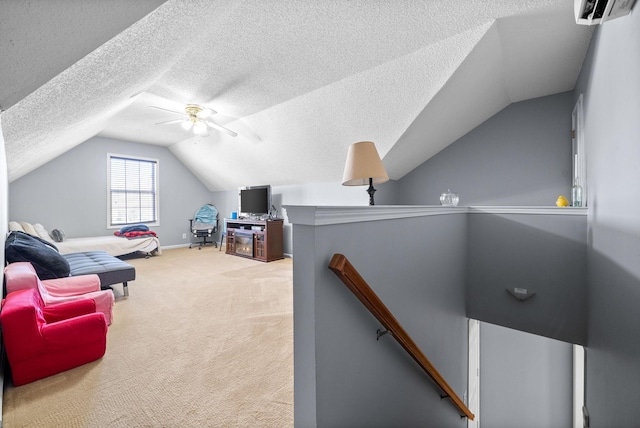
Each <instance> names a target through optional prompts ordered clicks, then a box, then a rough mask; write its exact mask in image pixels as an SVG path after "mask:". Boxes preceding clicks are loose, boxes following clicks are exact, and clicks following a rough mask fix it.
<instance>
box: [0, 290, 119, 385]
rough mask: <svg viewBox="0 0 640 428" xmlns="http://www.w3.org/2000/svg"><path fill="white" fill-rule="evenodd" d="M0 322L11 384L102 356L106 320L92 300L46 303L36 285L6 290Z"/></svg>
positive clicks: (23, 382) (105, 338) (49, 374)
mask: <svg viewBox="0 0 640 428" xmlns="http://www.w3.org/2000/svg"><path fill="white" fill-rule="evenodd" d="M0 325H1V326H2V335H3V340H4V346H5V350H6V353H7V359H8V360H9V366H10V368H11V374H12V377H13V384H14V385H15V386H19V385H24V384H26V383H29V382H33V381H35V380H38V379H42V378H44V377H47V376H51V375H54V374H56V373H60V372H63V371H65V370H69V369H72V368H74V367H77V366H80V365H82V364H86V363H88V362H91V361H94V360H97V359H99V358H101V357H102V356H103V355H104V353H105V351H106V346H107V322H106V320H105V317H104V314H103V313H102V312H96V304H95V301H94V300H93V299H79V300H75V301H71V302H65V303H60V304H57V305H51V306H47V307H45V306H44V304H43V302H42V298H41V297H40V293H39V292H38V290H37V289H34V288H30V289H24V290H18V291H14V292H12V293H9V294H8V295H7V297H6V298H5V300H4V301H3V305H2V311H1V312H0Z"/></svg>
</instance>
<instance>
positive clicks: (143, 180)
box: [108, 155, 158, 226]
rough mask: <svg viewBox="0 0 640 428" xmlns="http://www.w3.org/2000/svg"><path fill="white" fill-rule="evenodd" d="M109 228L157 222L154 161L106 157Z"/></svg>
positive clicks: (115, 156)
mask: <svg viewBox="0 0 640 428" xmlns="http://www.w3.org/2000/svg"><path fill="white" fill-rule="evenodd" d="M108 171H109V224H110V225H111V226H122V225H127V224H135V223H157V221H158V192H157V183H158V161H157V160H153V159H140V158H132V157H124V156H117V155H109V168H108Z"/></svg>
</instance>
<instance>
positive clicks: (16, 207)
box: [9, 137, 211, 246]
mask: <svg viewBox="0 0 640 428" xmlns="http://www.w3.org/2000/svg"><path fill="white" fill-rule="evenodd" d="M107 153H116V154H121V155H129V156H140V157H147V158H155V159H158V160H159V198H160V200H159V202H160V213H159V218H160V225H159V226H154V227H152V230H154V231H155V232H156V233H158V237H159V238H160V243H161V245H163V246H171V245H183V244H187V243H189V241H190V239H191V236H190V234H189V219H190V218H193V215H194V214H195V212H196V211H197V209H198V208H199V207H201V206H202V205H203V204H205V203H208V202H211V192H210V191H209V190H208V189H207V188H206V187H205V186H204V185H203V184H202V183H201V182H200V181H199V180H198V179H197V178H196V177H195V176H194V175H193V174H192V173H191V172H190V171H189V170H188V169H187V168H186V167H185V166H184V165H183V164H182V163H181V162H180V161H179V160H178V159H177V158H176V157H175V156H174V155H173V154H172V153H171V152H170V151H169V150H168V149H166V148H165V147H160V146H153V145H149V144H138V143H132V142H128V141H121V140H114V139H110V138H102V137H94V138H91V139H89V140H87V141H86V142H84V143H83V144H80V145H79V146H77V147H75V148H74V149H72V150H70V151H68V152H66V153H64V154H63V155H61V156H59V157H58V158H56V159H54V160H52V161H51V162H49V163H47V164H45V165H43V166H42V167H40V168H38V169H36V170H35V171H32V172H31V173H29V174H27V175H25V176H23V177H21V178H19V179H18V180H15V181H14V182H12V183H10V184H9V219H10V220H16V221H27V222H30V223H41V224H42V225H44V226H45V227H46V228H47V230H49V231H51V230H52V229H55V228H62V229H64V231H65V233H66V236H67V237H69V238H73V237H82V236H102V235H111V234H113V232H114V230H115V229H107V190H108V189H107ZM183 233H187V238H186V239H183V238H182V234H183Z"/></svg>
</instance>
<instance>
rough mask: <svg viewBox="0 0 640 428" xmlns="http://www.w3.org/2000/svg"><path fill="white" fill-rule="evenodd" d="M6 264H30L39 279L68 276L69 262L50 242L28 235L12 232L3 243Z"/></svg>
mask: <svg viewBox="0 0 640 428" xmlns="http://www.w3.org/2000/svg"><path fill="white" fill-rule="evenodd" d="M4 256H5V259H6V262H7V263H14V262H30V263H31V264H32V265H33V268H34V269H35V270H36V273H37V274H38V277H39V278H40V279H53V278H63V277H66V276H69V273H70V269H69V262H67V259H65V258H64V257H63V256H62V255H61V254H60V253H59V252H58V249H57V248H56V246H55V245H53V244H52V243H50V242H47V241H45V240H44V239H41V238H39V237H37V236H31V235H29V234H28V233H25V232H20V231H13V232H11V233H9V236H8V237H7V240H6V241H5V243H4Z"/></svg>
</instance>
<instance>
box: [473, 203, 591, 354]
mask: <svg viewBox="0 0 640 428" xmlns="http://www.w3.org/2000/svg"><path fill="white" fill-rule="evenodd" d="M468 221H469V224H468V231H469V235H468V245H469V254H468V260H469V261H468V273H467V294H466V305H467V315H468V316H469V318H474V319H477V320H480V321H487V322H490V323H493V324H498V325H502V326H507V327H510V328H515V329H518V330H522V331H527V332H530V333H535V334H539V335H542V336H546V337H551V338H554V339H559V340H564V341H566V342H570V343H578V344H585V343H586V340H587V325H586V304H587V297H586V295H587V287H586V269H587V263H586V260H587V250H586V241H587V218H586V216H584V215H580V216H577V215H576V216H573V215H542V214H480V213H475V214H474V213H472V214H469V215H468ZM515 287H517V288H525V289H527V290H530V291H535V292H536V295H535V296H533V297H531V298H530V299H528V300H526V301H524V302H521V301H519V300H517V299H516V298H514V297H513V296H512V295H511V294H510V293H509V292H508V291H507V289H511V290H512V289H513V288H515Z"/></svg>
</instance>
